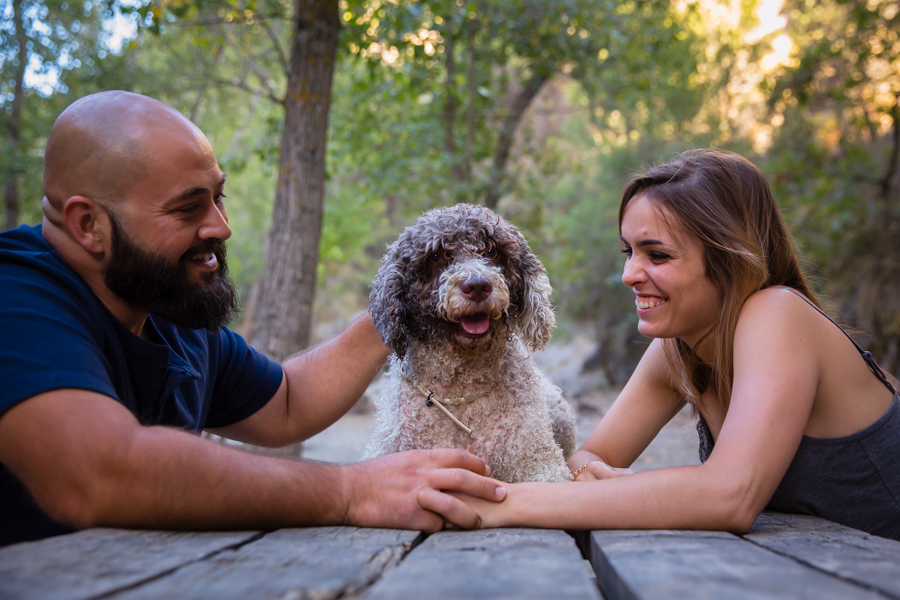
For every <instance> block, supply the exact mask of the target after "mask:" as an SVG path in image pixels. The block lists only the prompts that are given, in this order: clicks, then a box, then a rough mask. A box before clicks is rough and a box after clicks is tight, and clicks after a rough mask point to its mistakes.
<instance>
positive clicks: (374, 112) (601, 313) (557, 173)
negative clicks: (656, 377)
mask: <svg viewBox="0 0 900 600" xmlns="http://www.w3.org/2000/svg"><path fill="white" fill-rule="evenodd" d="M25 4H27V5H28V6H29V7H32V8H30V9H29V10H31V11H32V12H31V13H27V14H29V15H30V16H29V17H28V19H30V20H29V21H28V32H29V33H28V35H29V39H30V40H31V42H32V45H31V50H30V51H31V52H32V54H33V55H34V56H35V60H37V61H40V64H43V65H44V68H45V69H46V70H47V71H48V73H53V77H50V78H49V79H50V80H52V81H53V84H52V85H51V86H50V87H48V88H46V89H44V88H40V87H39V86H33V87H31V88H28V89H27V90H26V95H25V104H24V118H23V130H22V147H21V152H20V153H19V154H18V155H17V156H11V157H9V158H8V159H5V160H6V161H7V163H5V164H4V166H8V163H9V161H12V162H14V163H15V164H14V165H13V166H14V167H15V169H16V170H17V172H19V173H21V174H22V177H21V182H22V187H23V193H22V196H23V197H24V198H25V199H26V200H25V204H24V206H23V211H22V220H23V221H27V222H35V221H36V220H37V219H39V217H40V202H39V200H40V195H41V193H40V180H41V157H42V150H43V143H44V139H45V137H46V135H47V132H48V131H49V127H50V124H51V123H52V121H53V119H54V118H55V117H56V115H57V114H58V113H59V112H60V111H61V110H62V108H63V107H64V106H65V105H67V104H68V103H69V102H71V101H72V100H74V99H75V98H77V97H80V96H82V95H84V94H86V93H90V92H92V91H95V90H99V89H111V88H118V89H129V90H133V91H137V92H141V93H145V94H148V95H151V96H154V97H157V98H160V99H161V100H164V101H166V102H168V103H170V104H172V105H173V106H175V107H176V108H178V109H179V110H181V111H182V112H184V113H185V114H186V115H188V116H189V117H190V118H192V119H193V120H194V121H195V122H197V124H198V125H199V126H200V127H201V129H203V130H204V131H205V132H206V133H207V134H208V136H209V138H210V140H211V141H212V143H213V146H214V149H215V151H216V154H217V156H218V157H219V160H220V162H221V164H222V167H223V170H225V171H226V172H227V173H228V175H229V182H228V189H227V194H228V196H229V198H228V200H227V206H228V210H229V216H230V221H231V224H232V227H233V229H234V231H235V234H234V236H233V238H232V240H231V242H230V257H231V260H230V264H231V265H232V270H233V274H234V276H235V279H236V280H237V282H238V285H239V287H240V289H241V291H242V293H243V294H244V296H245V297H248V296H249V292H250V290H251V289H252V287H253V285H254V283H257V282H258V281H259V280H260V278H261V277H262V276H263V274H264V271H265V268H264V265H265V256H264V252H265V247H264V246H265V244H264V239H265V237H266V231H267V230H268V228H269V225H270V218H271V208H272V203H273V200H274V193H275V182H276V175H277V169H278V158H279V150H280V139H281V128H282V124H283V111H282V104H281V102H282V98H283V96H284V93H285V87H286V80H287V77H286V72H287V70H288V61H289V57H290V49H291V39H292V35H293V27H294V25H293V23H292V21H291V19H292V11H293V4H292V3H290V2H287V0H203V1H202V2H187V1H186V0H164V1H159V2H151V3H148V4H145V5H133V4H128V5H124V6H123V4H121V3H119V2H96V3H91V2H75V3H66V2H61V1H59V0H47V1H44V2H27V3H25ZM725 4H726V3H719V2H718V1H717V0H704V1H703V2H688V3H684V4H677V3H670V2H663V1H661V0H651V1H647V2H637V1H623V2H617V1H613V0H593V1H588V0H558V1H554V2H550V1H549V0H497V1H488V0H427V1H415V2H414V1H412V0H341V1H340V2H339V6H340V9H339V15H338V18H339V19H340V20H341V22H342V25H343V29H342V32H341V37H340V50H339V62H338V65H337V69H336V73H335V80H334V84H333V95H332V106H331V121H330V133H329V141H328V156H327V165H328V181H327V190H326V193H327V196H326V207H325V218H324V224H323V235H322V246H321V261H320V265H319V281H320V291H319V302H318V307H319V308H318V309H317V310H318V312H319V315H320V318H323V319H324V318H331V317H335V316H339V315H340V314H341V313H342V312H343V313H345V314H346V313H349V312H352V311H355V310H358V309H360V308H362V307H364V306H365V298H366V296H367V290H368V283H369V281H371V278H372V276H373V275H374V272H375V269H376V268H377V265H378V260H379V259H380V257H381V254H382V253H383V251H384V246H385V244H387V243H389V242H390V241H392V239H394V238H395V237H396V235H397V234H398V232H399V231H400V229H401V228H402V227H404V226H405V225H407V224H409V223H410V222H411V221H412V219H413V218H414V217H415V216H416V215H417V214H418V213H419V212H420V211H423V210H427V209H429V208H432V207H435V206H441V205H448V204H452V203H455V202H459V201H474V202H481V201H484V199H485V198H486V196H487V194H488V192H489V191H491V190H492V189H493V188H492V186H495V185H496V186H498V187H497V191H498V192H499V197H500V202H499V204H498V211H499V212H500V213H501V214H503V215H504V216H506V217H507V218H509V219H510V220H512V221H513V222H515V223H516V224H518V225H519V226H520V227H521V228H522V229H523V231H524V232H525V235H526V237H527V238H528V240H529V242H530V243H531V245H532V247H533V248H534V249H535V251H536V252H537V253H538V255H539V256H540V257H541V258H542V259H543V260H544V262H545V263H546V264H547V266H548V270H549V271H550V275H551V280H552V282H553V284H554V287H555V289H556V290H557V294H556V296H555V297H554V301H555V302H556V303H557V305H558V309H559V312H560V314H561V317H562V318H571V319H578V320H587V321H593V322H594V323H595V324H596V326H597V330H598V337H599V340H600V341H601V343H602V345H603V349H602V352H606V353H607V354H605V355H603V356H602V357H601V361H602V362H604V364H605V368H606V369H607V374H608V375H609V376H610V378H616V377H618V376H620V375H621V374H624V373H627V371H628V365H629V364H631V363H632V362H633V361H634V359H635V356H636V355H639V353H640V350H641V349H642V347H643V346H642V345H641V344H640V343H639V341H638V340H637V339H636V338H635V336H634V330H635V328H634V326H633V323H634V308H633V297H632V295H631V294H630V292H629V290H628V289H627V288H626V287H625V286H623V285H622V284H621V281H620V271H621V262H620V259H619V258H618V253H617V250H618V227H617V210H618V202H619V193H620V189H621V185H622V183H623V181H624V180H625V178H627V176H628V175H629V174H630V173H632V172H634V171H636V170H639V169H640V168H642V167H643V166H646V165H647V164H649V163H652V162H658V161H661V160H666V159H669V158H671V157H672V156H673V155H674V154H675V153H677V152H678V151H680V150H682V149H685V148H689V147H699V146H721V147H726V148H729V149H733V150H736V151H739V152H742V153H744V154H748V155H751V157H752V158H753V159H754V160H755V161H757V162H758V163H759V164H760V166H761V167H762V168H763V170H764V171H765V172H766V174H767V175H768V176H769V178H770V180H771V181H772V184H773V187H774V188H775V190H776V196H777V197H778V198H779V200H780V202H782V204H783V205H784V206H785V208H786V212H785V214H786V217H787V219H788V221H789V225H790V226H791V228H792V230H793V231H794V232H795V234H796V236H797V240H798V242H799V244H800V246H801V248H802V250H803V252H804V254H805V255H806V256H807V257H808V258H809V259H810V260H811V263H812V264H815V265H817V267H818V268H817V270H816V271H815V273H816V275H818V280H817V283H816V285H817V286H818V287H819V288H820V289H821V290H822V291H823V292H825V293H826V294H827V295H828V296H829V297H830V298H832V299H833V300H834V301H835V302H836V303H837V305H838V306H839V308H840V311H841V312H842V313H843V315H844V316H845V318H847V319H848V320H850V321H852V322H854V323H855V324H857V325H858V326H859V327H860V328H861V329H863V330H867V331H869V332H871V333H872V334H873V338H872V340H871V347H872V349H873V351H875V352H876V354H878V355H879V357H880V358H881V359H882V360H883V361H884V363H885V365H886V366H889V367H892V368H893V367H896V366H897V365H898V364H900V319H898V317H897V315H900V300H897V299H898V298H900V260H898V259H897V258H896V257H897V256H900V235H898V234H900V214H898V212H900V207H898V206H900V202H898V198H897V194H898V192H897V190H898V187H900V165H898V158H900V114H898V110H900V109H898V104H897V98H898V96H900V40H898V32H900V23H898V20H900V3H898V2H897V1H896V0H894V1H888V0H869V1H867V2H857V1H851V0H822V1H815V2H814V1H812V0H786V3H785V7H784V14H785V15H786V16H787V17H788V27H787V30H786V33H788V34H789V35H790V37H791V39H792V40H793V43H794V45H795V47H796V49H795V51H794V54H793V55H792V57H791V58H789V59H788V60H787V61H785V62H784V63H783V64H782V66H781V67H777V68H774V69H771V68H770V67H765V68H763V66H762V65H763V62H764V61H763V58H764V55H765V54H766V52H768V50H769V48H770V42H771V40H772V38H773V37H774V36H775V35H778V34H780V33H782V32H776V33H772V34H769V35H768V36H767V37H764V38H762V39H761V40H759V41H758V42H754V43H752V44H751V43H748V42H747V41H746V35H747V33H748V31H750V30H751V28H752V27H754V26H755V25H756V24H757V20H756V18H755V16H754V11H755V8H756V3H755V2H754V1H753V0H742V2H740V3H737V4H735V3H731V5H730V6H732V7H733V8H734V9H735V10H738V11H739V13H740V14H738V15H737V16H736V18H735V19H734V20H733V21H729V22H724V23H723V22H718V21H715V20H714V19H712V18H711V17H710V14H711V11H712V9H714V8H716V9H718V8H721V7H723V6H725ZM0 10H7V11H8V10H9V9H6V8H3V9H0ZM116 11H120V12H129V11H130V12H133V13H135V14H136V15H137V18H139V19H140V20H141V23H142V28H141V30H140V31H139V33H138V35H137V37H136V38H135V39H134V40H132V41H130V42H129V43H128V44H127V45H126V46H125V47H123V48H122V50H121V51H120V52H118V53H114V52H111V51H110V48H109V46H108V45H107V42H106V41H105V40H106V39H107V37H106V35H107V34H104V33H103V31H104V24H108V22H109V20H110V19H111V18H112V15H113V14H114V13H115V12H116ZM9 21H10V20H9V19H7V18H4V19H2V21H0V57H2V58H0V60H2V63H0V108H2V110H0V119H4V118H6V119H8V117H9V114H10V93H11V90H12V88H11V85H12V83H11V82H13V74H14V69H15V67H16V59H15V52H14V50H15V40H14V36H15V32H14V31H12V29H11V27H12V25H11V24H10V22H9ZM76 22H77V24H76ZM735 23H737V25H735ZM45 24H47V26H46V27H45ZM767 69H768V70H767ZM760 81H761V83H760V84H759V85H757V82H760ZM535 82H537V83H539V84H541V85H540V92H539V93H538V94H537V95H536V96H535V97H534V99H533V101H531V103H530V106H529V108H528V110H527V111H525V112H524V116H522V117H521V119H520V120H518V121H517V122H516V124H517V127H516V130H515V136H514V137H513V141H512V144H511V150H510V153H509V159H508V161H507V162H506V163H505V165H504V166H503V173H502V175H503V176H502V177H501V178H499V183H498V182H497V181H498V180H497V178H496V161H497V159H498V148H499V147H500V145H501V142H502V138H503V131H504V127H505V126H506V125H507V124H508V122H509V119H508V117H509V116H510V115H511V114H512V107H514V105H515V102H516V99H517V98H519V97H520V95H521V93H522V91H523V90H524V89H526V88H527V87H528V86H529V85H530V84H532V83H535ZM760 132H764V133H765V132H768V133H767V135H770V136H771V145H769V146H767V144H766V143H761V142H760V139H762V138H761V137H760ZM763 137H764V136H763ZM9 147H10V146H9V140H8V139H7V138H6V137H3V138H2V139H0V152H2V154H3V156H4V157H6V156H7V155H8V154H9V153H8V152H6V150H7V149H8V148H9ZM753 148H756V153H755V154H754V152H753V150H752V149H753ZM4 172H6V170H4ZM4 176H5V175H4ZM0 183H2V182H0ZM635 349H637V350H636V351H635Z"/></svg>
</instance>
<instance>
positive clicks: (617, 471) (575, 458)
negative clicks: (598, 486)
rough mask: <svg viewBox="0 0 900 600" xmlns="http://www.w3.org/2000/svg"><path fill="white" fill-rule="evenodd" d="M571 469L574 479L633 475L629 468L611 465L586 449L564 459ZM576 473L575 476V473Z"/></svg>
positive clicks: (591, 479) (590, 479) (585, 479)
mask: <svg viewBox="0 0 900 600" xmlns="http://www.w3.org/2000/svg"><path fill="white" fill-rule="evenodd" d="M566 464H568V465H569V469H570V470H571V471H572V476H573V478H574V481H597V480H598V479H611V478H613V477H621V476H622V475H634V471H632V470H631V469H622V468H618V467H611V466H610V465H609V463H607V462H606V461H605V460H603V459H602V458H601V457H599V456H597V455H596V454H594V453H593V452H589V451H588V450H579V451H578V452H576V453H575V454H573V455H572V456H570V457H569V460H568V461H566ZM576 473H577V474H578V476H577V477H575V474H576Z"/></svg>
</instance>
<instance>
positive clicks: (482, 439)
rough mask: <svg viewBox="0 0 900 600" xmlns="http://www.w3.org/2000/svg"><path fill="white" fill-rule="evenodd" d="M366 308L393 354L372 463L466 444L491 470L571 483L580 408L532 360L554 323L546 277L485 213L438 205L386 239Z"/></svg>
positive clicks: (513, 478) (522, 244) (507, 227)
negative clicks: (409, 452)
mask: <svg viewBox="0 0 900 600" xmlns="http://www.w3.org/2000/svg"><path fill="white" fill-rule="evenodd" d="M372 285H373V289H372V294H371V296H370V297H369V311H370V313H371V315H372V321H373V322H374V323H375V328H376V329H377V330H378V333H379V334H380V335H381V338H382V339H383V340H384V342H385V344H387V346H388V347H389V348H390V349H391V350H393V352H394V355H393V356H392V357H391V362H390V372H389V374H388V376H387V377H388V382H387V385H386V387H385V390H384V392H383V393H382V396H381V399H380V401H379V402H378V406H377V410H376V415H375V426H374V429H373V433H372V436H371V438H370V439H369V442H368V446H367V448H366V456H365V457H366V458H373V457H376V456H380V455H382V454H387V453H389V452H398V451H401V450H413V449H422V448H447V447H453V448H462V449H465V450H467V451H469V452H471V453H472V454H475V455H477V456H480V457H481V458H482V459H483V460H484V461H485V462H487V463H488V464H489V465H490V467H491V474H492V476H493V477H495V478H497V479H500V480H503V481H507V482H518V481H564V480H569V479H571V477H572V475H571V473H570V472H569V470H568V468H567V467H566V463H565V460H564V456H568V455H569V454H571V453H572V451H573V450H574V446H575V415H574V412H573V410H572V408H571V407H570V406H569V404H568V403H567V402H566V401H565V400H564V399H563V397H562V393H561V392H560V390H559V388H557V387H556V386H554V385H553V384H552V383H550V381H549V380H548V379H547V378H546V377H545V376H544V375H543V374H541V373H540V372H539V371H538V370H537V369H536V368H535V366H534V364H533V363H532V361H531V359H530V356H529V352H528V349H531V350H540V349H542V348H543V347H544V346H545V345H546V343H547V342H548V341H549V339H550V330H551V329H552V328H553V326H554V324H555V318H554V315H553V309H552V308H551V306H550V301H549V297H550V292H551V287H550V281H549V280H548V278H547V273H546V271H545V270H544V267H543V265H542V264H541V262H540V261H539V260H538V259H537V257H535V255H534V254H532V252H531V250H530V249H529V247H528V244H527V243H526V241H525V239H524V238H523V237H522V234H521V233H519V230H518V229H516V228H515V227H514V226H513V225H511V224H510V223H508V222H507V221H505V220H503V219H502V218H500V217H499V216H497V215H496V214H494V213H493V212H491V211H490V210H488V209H487V208H484V207H482V206H473V205H469V204H458V205H456V206H453V207H450V208H441V209H435V210H431V211H429V212H427V213H425V214H424V215H422V216H421V217H420V218H419V219H417V220H416V222H415V223H413V224H412V226H410V227H408V228H406V230H405V231H403V233H402V234H401V235H400V237H399V239H398V240H397V241H396V242H394V243H393V245H391V247H390V248H389V249H388V252H387V254H386V255H385V257H384V259H383V260H382V265H381V268H380V269H379V270H378V274H377V275H376V276H375V281H374V282H373V284H372Z"/></svg>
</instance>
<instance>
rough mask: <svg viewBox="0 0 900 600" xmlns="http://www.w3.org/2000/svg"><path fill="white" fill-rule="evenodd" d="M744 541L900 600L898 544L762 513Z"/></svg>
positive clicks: (833, 526) (794, 517) (795, 517)
mask: <svg viewBox="0 0 900 600" xmlns="http://www.w3.org/2000/svg"><path fill="white" fill-rule="evenodd" d="M744 539H746V540H749V541H751V542H753V543H754V544H759V545H760V546H763V547H765V548H767V549H769V550H772V551H773V552H777V553H778V554H783V555H785V556H790V557H791V558H793V559H796V560H799V561H800V562H802V563H805V564H808V565H811V566H813V567H815V568H817V569H821V570H822V571H826V572H828V573H832V574H834V575H837V576H838V577H840V578H841V579H846V580H849V581H852V582H854V583H857V584H860V585H862V586H865V587H870V588H873V589H877V590H880V591H881V592H883V593H884V594H886V595H887V596H889V597H891V598H900V542H897V541H894V540H889V539H885V538H883V537H878V536H875V535H869V534H868V533H865V532H863V531H859V530H858V529H852V528H850V527H845V526H843V525H838V524H837V523H832V522H831V521H826V520H825V519H820V518H818V517H812V516H806V515H788V514H784V513H763V514H762V515H760V516H759V518H758V519H757V520H756V523H754V524H753V528H752V529H751V530H750V533H748V534H746V535H744Z"/></svg>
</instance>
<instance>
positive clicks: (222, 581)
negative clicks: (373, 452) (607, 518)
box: [0, 513, 900, 600]
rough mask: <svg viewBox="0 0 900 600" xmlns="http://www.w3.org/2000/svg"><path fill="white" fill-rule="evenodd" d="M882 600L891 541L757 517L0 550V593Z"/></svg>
mask: <svg viewBox="0 0 900 600" xmlns="http://www.w3.org/2000/svg"><path fill="white" fill-rule="evenodd" d="M604 597H605V598H607V599H610V600H612V599H619V598H629V599H633V598H643V599H648V600H649V599H656V598H678V599H682V598H689V599H692V598H742V599H743V598H814V599H815V600H825V599H828V598H841V599H847V598H881V599H883V598H896V599H900V542H895V541H892V540H887V539H884V538H880V537H876V536H871V535H868V534H865V533H862V532H860V531H857V530H855V529H850V528H848V527H843V526H841V525H836V524H834V523H831V522H829V521H825V520H823V519H818V518H816V517H807V516H799V515H785V514H780V513H764V514H763V515H762V516H760V518H759V519H758V520H757V522H756V524H755V525H754V527H753V529H752V530H751V531H750V532H749V533H748V534H746V535H743V536H738V535H733V534H730V533H726V532H715V531H714V532H709V531H594V532H573V533H572V534H571V535H570V534H569V533H566V532H564V531H549V530H537V529H498V530H486V531H446V532H441V533H436V534H433V535H429V536H426V535H424V534H420V533H418V532H414V531H399V530H390V529H360V528H357V527H313V528H306V529H281V530H278V531H273V532H253V531H248V532H219V533H208V532H206V533H195V532H191V533H184V532H163V531H132V530H122V529H90V530H86V531H81V532H78V533H73V534H71V535H65V536H60V537H56V538H50V539H47V540H43V541H40V542H30V543H23V544H17V545H14V546H8V547H6V548H2V549H0V598H2V599H4V600H5V599H14V598H27V599H29V600H30V599H35V598H61V599H63V598H64V599H82V598H83V599H88V598H92V599H98V598H104V599H106V598H113V599H117V600H118V599H132V598H167V599H168V598H177V599H181V598H184V599H192V598H198V599H199V598H203V599H205V598H215V599H217V600H219V599H228V598H242V599H245V598H246V599H250V598H263V599H276V598H277V599H282V600H289V599H296V600H299V599H305V598H315V599H323V600H324V599H329V598H335V599H342V600H350V599H354V598H364V599H372V600H375V599H378V600H381V599H400V598H434V599H442V598H474V599H479V598H516V599H520V598H578V599H598V598H604Z"/></svg>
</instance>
